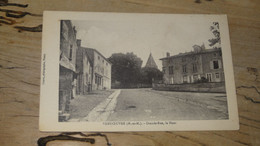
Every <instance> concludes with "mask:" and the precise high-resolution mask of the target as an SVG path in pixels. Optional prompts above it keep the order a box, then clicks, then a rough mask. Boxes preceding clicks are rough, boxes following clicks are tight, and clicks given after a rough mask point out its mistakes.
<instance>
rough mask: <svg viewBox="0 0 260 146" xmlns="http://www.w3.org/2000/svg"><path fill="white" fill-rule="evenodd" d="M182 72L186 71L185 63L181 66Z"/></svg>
mask: <svg viewBox="0 0 260 146" xmlns="http://www.w3.org/2000/svg"><path fill="white" fill-rule="evenodd" d="M182 72H183V73H187V65H183V66H182Z"/></svg>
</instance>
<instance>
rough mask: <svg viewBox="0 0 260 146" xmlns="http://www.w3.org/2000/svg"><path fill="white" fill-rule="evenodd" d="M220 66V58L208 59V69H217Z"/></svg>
mask: <svg viewBox="0 0 260 146" xmlns="http://www.w3.org/2000/svg"><path fill="white" fill-rule="evenodd" d="M219 68H222V64H221V60H213V61H210V69H219Z"/></svg>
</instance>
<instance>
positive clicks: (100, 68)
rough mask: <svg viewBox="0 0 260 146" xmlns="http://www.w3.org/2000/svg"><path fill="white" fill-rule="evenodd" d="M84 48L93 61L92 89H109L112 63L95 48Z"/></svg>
mask: <svg viewBox="0 0 260 146" xmlns="http://www.w3.org/2000/svg"><path fill="white" fill-rule="evenodd" d="M85 49H86V52H87V54H88V56H89V58H90V60H91V61H92V63H93V71H92V90H102V89H111V66H112V64H111V63H110V62H109V61H108V59H107V58H105V57H104V56H103V55H102V54H101V53H100V52H98V51H97V50H96V49H92V48H85Z"/></svg>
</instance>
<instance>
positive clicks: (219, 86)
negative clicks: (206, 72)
mask: <svg viewBox="0 0 260 146" xmlns="http://www.w3.org/2000/svg"><path fill="white" fill-rule="evenodd" d="M153 89H154V90H162V91H180V92H211V93H226V88H225V82H210V83H186V84H160V83H153Z"/></svg>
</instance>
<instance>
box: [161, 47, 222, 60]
mask: <svg viewBox="0 0 260 146" xmlns="http://www.w3.org/2000/svg"><path fill="white" fill-rule="evenodd" d="M217 51H221V50H220V49H215V48H213V49H205V50H203V51H199V52H195V51H190V52H185V53H179V54H177V55H173V56H170V57H164V58H161V59H160V60H165V59H169V58H177V57H183V56H189V55H194V54H205V53H210V52H217Z"/></svg>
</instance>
